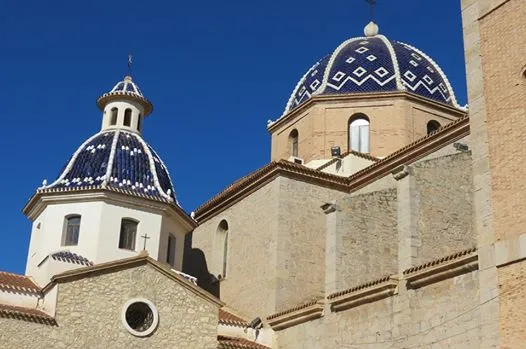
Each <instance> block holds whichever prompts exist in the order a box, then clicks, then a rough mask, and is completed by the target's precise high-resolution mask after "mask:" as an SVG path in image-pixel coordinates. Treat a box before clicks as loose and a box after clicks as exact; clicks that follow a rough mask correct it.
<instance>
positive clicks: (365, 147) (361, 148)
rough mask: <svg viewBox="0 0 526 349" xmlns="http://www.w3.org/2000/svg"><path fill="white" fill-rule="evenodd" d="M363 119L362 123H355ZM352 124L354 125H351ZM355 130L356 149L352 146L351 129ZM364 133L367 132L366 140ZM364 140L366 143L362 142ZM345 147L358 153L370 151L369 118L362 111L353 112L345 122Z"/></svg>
mask: <svg viewBox="0 0 526 349" xmlns="http://www.w3.org/2000/svg"><path fill="white" fill-rule="evenodd" d="M360 121H363V122H364V123H366V124H364V125H356V123H359V122H360ZM353 124H354V125H353ZM354 130H357V134H358V138H359V139H358V149H354V148H353V133H354V132H353V131H354ZM364 134H367V136H366V140H365V139H362V138H365V137H364ZM365 142H366V144H364V143H365ZM347 149H348V151H355V152H359V153H364V154H369V153H370V152H371V120H370V119H369V117H368V116H367V115H366V114H364V113H355V114H353V115H352V116H351V117H350V118H349V121H348V122H347Z"/></svg>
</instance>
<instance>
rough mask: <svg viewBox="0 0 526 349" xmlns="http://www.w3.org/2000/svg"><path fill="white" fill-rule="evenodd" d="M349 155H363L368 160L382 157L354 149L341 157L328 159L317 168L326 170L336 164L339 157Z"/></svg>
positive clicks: (376, 159)
mask: <svg viewBox="0 0 526 349" xmlns="http://www.w3.org/2000/svg"><path fill="white" fill-rule="evenodd" d="M349 155H354V156H358V157H361V158H363V159H366V160H370V161H373V162H374V161H378V160H380V159H378V158H375V157H374V156H371V155H369V154H365V153H360V152H358V151H354V150H350V151H348V152H345V153H343V154H342V155H341V156H340V157H339V158H334V159H332V160H330V161H327V162H326V163H325V164H323V165H321V166H320V167H318V168H316V170H318V171H321V170H324V169H326V168H327V167H329V166H331V165H332V164H334V163H335V162H336V161H338V160H339V159H343V158H346V157H347V156H349Z"/></svg>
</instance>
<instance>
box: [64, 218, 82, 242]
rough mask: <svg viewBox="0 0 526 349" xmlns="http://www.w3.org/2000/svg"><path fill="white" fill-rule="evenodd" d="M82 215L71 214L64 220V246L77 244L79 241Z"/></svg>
mask: <svg viewBox="0 0 526 349" xmlns="http://www.w3.org/2000/svg"><path fill="white" fill-rule="evenodd" d="M79 232H80V215H70V216H67V217H66V219H65V220H64V231H63V233H62V246H76V245H78V243H79Z"/></svg>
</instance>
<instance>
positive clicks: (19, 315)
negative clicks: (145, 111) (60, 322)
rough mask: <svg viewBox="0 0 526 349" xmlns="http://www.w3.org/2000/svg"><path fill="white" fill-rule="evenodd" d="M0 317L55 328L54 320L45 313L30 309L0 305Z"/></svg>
mask: <svg viewBox="0 0 526 349" xmlns="http://www.w3.org/2000/svg"><path fill="white" fill-rule="evenodd" d="M0 317H2V318H10V319H16V320H22V321H30V322H36V323H40V324H44V325H51V326H56V325H57V322H56V321H55V319H54V318H52V317H51V316H49V315H47V314H46V313H44V312H42V311H40V310H37V309H31V308H23V307H16V306H12V305H6V304H0Z"/></svg>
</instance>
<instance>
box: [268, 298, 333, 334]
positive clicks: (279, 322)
mask: <svg viewBox="0 0 526 349" xmlns="http://www.w3.org/2000/svg"><path fill="white" fill-rule="evenodd" d="M323 307H324V305H323V300H321V299H320V300H316V301H313V302H309V303H307V304H303V305H300V306H297V307H294V308H291V309H288V310H285V311H282V312H279V313H276V314H273V315H270V316H268V317H267V322H268V324H269V325H270V327H272V329H273V330H274V331H279V330H283V329H285V328H288V327H292V326H295V325H298V324H301V323H304V322H307V321H310V320H314V319H317V318H320V317H322V316H323Z"/></svg>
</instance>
